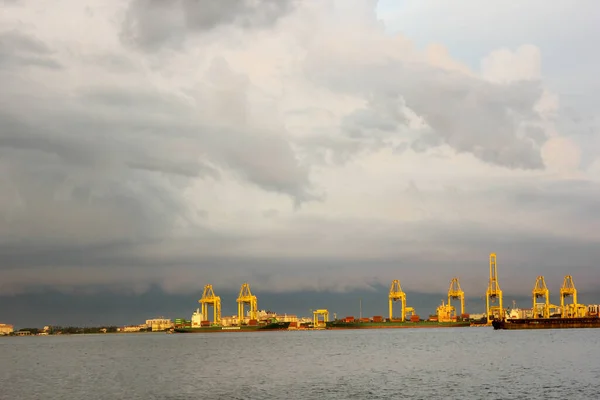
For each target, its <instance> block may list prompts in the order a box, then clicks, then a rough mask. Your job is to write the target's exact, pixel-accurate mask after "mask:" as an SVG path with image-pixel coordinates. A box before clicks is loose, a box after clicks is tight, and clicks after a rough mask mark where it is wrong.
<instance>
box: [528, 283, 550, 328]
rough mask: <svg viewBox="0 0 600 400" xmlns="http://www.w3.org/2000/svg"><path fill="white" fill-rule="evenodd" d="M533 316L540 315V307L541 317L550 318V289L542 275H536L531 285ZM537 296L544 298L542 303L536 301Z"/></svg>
mask: <svg viewBox="0 0 600 400" xmlns="http://www.w3.org/2000/svg"><path fill="white" fill-rule="evenodd" d="M532 295H533V318H538V317H539V315H540V308H541V309H542V314H541V315H542V318H550V291H549V290H548V287H547V286H546V281H545V280H544V277H543V276H541V275H540V276H538V277H537V279H536V280H535V285H534V286H533V291H532ZM539 297H543V298H544V302H543V303H538V301H537V299H538V298H539Z"/></svg>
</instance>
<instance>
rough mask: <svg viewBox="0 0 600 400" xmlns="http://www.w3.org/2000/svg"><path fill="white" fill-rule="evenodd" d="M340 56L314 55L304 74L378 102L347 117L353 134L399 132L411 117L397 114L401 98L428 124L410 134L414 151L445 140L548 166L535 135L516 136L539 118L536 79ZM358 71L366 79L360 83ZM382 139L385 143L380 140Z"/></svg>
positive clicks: (512, 162) (506, 162)
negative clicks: (495, 79)
mask: <svg viewBox="0 0 600 400" xmlns="http://www.w3.org/2000/svg"><path fill="white" fill-rule="evenodd" d="M340 57H341V56H338V55H335V54H331V53H328V52H319V53H318V54H317V53H313V54H312V55H309V57H308V59H307V64H306V71H307V73H308V74H309V76H310V77H311V78H312V79H313V80H314V81H315V82H317V83H318V84H321V85H325V86H329V87H332V88H334V89H335V90H338V91H342V92H346V93H353V94H356V95H361V96H365V97H367V96H375V98H376V99H378V102H376V103H374V102H372V101H371V102H370V103H369V104H368V105H367V106H366V107H365V108H364V109H362V110H357V111H355V112H354V113H353V114H351V115H349V116H348V117H347V118H346V119H345V124H344V125H343V130H344V131H345V133H346V134H348V135H350V136H351V137H352V136H354V137H356V135H357V134H359V133H360V132H362V131H363V130H364V131H366V132H369V133H372V132H379V133H380V135H382V134H384V136H383V137H387V138H393V137H402V136H401V135H400V133H401V132H400V128H401V127H403V126H404V125H405V124H406V121H407V117H406V116H405V115H403V113H401V112H399V111H398V109H399V108H400V105H401V104H402V102H400V101H399V100H398V99H403V100H404V104H405V105H406V107H408V108H409V109H411V110H413V111H414V112H415V113H416V114H417V115H419V116H421V117H423V118H424V119H425V121H426V122H427V124H428V125H429V126H430V127H431V131H427V132H425V136H423V137H420V138H417V139H416V140H415V139H412V142H413V145H412V147H413V149H415V150H425V149H428V148H430V147H432V146H436V145H439V144H448V145H449V146H451V147H452V148H454V149H455V150H456V151H458V152H469V153H472V154H473V155H475V156H476V157H477V158H479V159H481V160H483V161H486V162H489V163H492V164H496V165H502V166H506V167H510V168H527V169H528V168H542V167H543V162H542V159H541V155H540V150H539V146H540V145H541V143H540V142H541V138H540V137H539V135H536V133H537V132H535V131H531V132H530V133H529V135H527V136H525V137H520V135H519V124H520V123H527V122H531V121H536V120H537V119H538V117H536V115H535V114H534V112H533V107H534V105H535V103H536V101H537V100H538V99H539V97H540V95H541V93H542V90H541V87H540V85H539V83H538V82H519V83H518V84H513V85H495V84H492V83H487V82H484V81H481V80H478V79H475V78H471V77H468V76H465V75H462V74H459V73H454V72H448V71H442V70H436V69H433V68H427V67H425V66H424V65H421V66H419V67H418V68H416V67H411V66H409V65H408V64H406V63H404V62H402V61H393V60H386V62H385V64H383V62H382V63H381V64H380V63H377V62H372V63H369V64H357V63H353V62H351V60H348V61H347V62H344V60H343V58H341V59H340ZM330 64H333V65H332V66H329V65H330ZM356 76H361V77H363V78H362V79H359V80H357V79H355V77H356ZM382 110H387V114H382ZM389 110H394V112H393V113H390V112H389ZM367 118H368V120H367ZM375 122H376V123H377V124H379V126H376V125H374V123H375ZM381 124H385V125H381ZM373 128H376V129H373ZM359 135H361V136H364V134H359ZM370 140H371V141H372V136H371V137H370ZM380 142H382V143H385V141H381V139H380Z"/></svg>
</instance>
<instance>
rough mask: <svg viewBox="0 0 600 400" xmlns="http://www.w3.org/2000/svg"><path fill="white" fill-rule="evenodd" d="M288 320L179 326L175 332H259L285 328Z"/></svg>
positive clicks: (287, 326) (288, 325)
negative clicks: (251, 323)
mask: <svg viewBox="0 0 600 400" xmlns="http://www.w3.org/2000/svg"><path fill="white" fill-rule="evenodd" d="M289 327H290V322H271V323H268V324H265V325H242V326H203V327H197V328H196V327H194V328H192V327H179V328H175V329H173V331H174V332H175V333H217V332H261V331H281V330H287V329H288V328H289Z"/></svg>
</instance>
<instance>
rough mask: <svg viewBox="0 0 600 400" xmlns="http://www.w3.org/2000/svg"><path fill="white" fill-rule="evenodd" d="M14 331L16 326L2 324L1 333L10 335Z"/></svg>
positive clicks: (0, 326)
mask: <svg viewBox="0 0 600 400" xmlns="http://www.w3.org/2000/svg"><path fill="white" fill-rule="evenodd" d="M14 331H15V328H14V326H12V325H9V324H0V335H10V334H11V333H13V332H14Z"/></svg>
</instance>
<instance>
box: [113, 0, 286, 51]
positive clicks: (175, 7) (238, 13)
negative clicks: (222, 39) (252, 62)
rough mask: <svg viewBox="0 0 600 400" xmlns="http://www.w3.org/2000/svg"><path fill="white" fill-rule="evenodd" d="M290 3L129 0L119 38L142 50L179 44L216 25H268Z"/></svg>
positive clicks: (276, 0)
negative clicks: (189, 35) (194, 34)
mask: <svg viewBox="0 0 600 400" xmlns="http://www.w3.org/2000/svg"><path fill="white" fill-rule="evenodd" d="M293 4H294V0H220V1H212V0H174V1H159V0H132V1H131V2H130V3H129V7H128V10H127V13H126V17H125V21H124V22H123V27H122V30H121V39H122V40H123V41H124V42H125V43H128V44H133V45H135V46H137V47H139V48H142V49H145V50H157V49H159V48H160V47H163V46H169V45H171V46H179V45H181V44H182V42H183V41H184V40H185V38H186V36H187V35H188V34H190V33H195V32H199V33H201V32H206V31H210V30H212V29H215V28H218V27H220V26H225V25H231V24H234V25H237V26H240V27H242V28H248V29H252V28H265V27H271V26H272V25H273V24H275V23H276V22H277V20H278V19H279V18H281V17H282V16H284V15H286V14H287V13H289V12H290V11H291V10H292V8H293Z"/></svg>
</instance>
